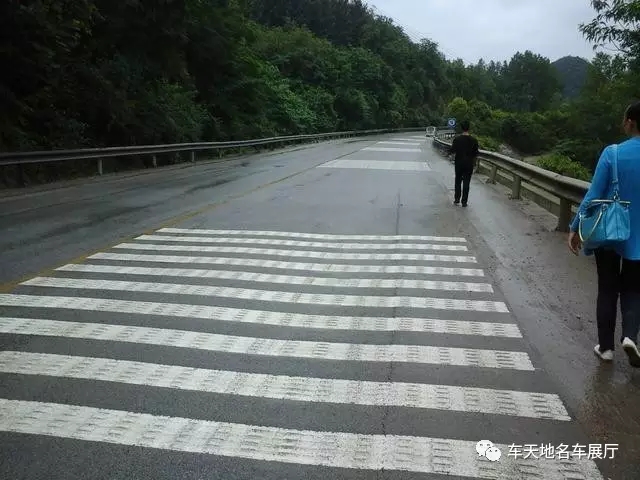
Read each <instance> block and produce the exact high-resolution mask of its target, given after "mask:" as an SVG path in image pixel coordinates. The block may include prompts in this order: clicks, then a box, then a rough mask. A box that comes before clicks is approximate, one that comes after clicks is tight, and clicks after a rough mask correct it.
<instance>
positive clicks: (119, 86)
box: [0, 0, 640, 174]
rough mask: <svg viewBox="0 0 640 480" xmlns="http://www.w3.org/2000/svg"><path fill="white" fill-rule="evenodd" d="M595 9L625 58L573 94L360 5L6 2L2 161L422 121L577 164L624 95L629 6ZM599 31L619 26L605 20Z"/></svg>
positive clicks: (615, 134) (210, 0) (594, 73)
mask: <svg viewBox="0 0 640 480" xmlns="http://www.w3.org/2000/svg"><path fill="white" fill-rule="evenodd" d="M594 3H595V5H596V7H597V9H594V15H596V16H597V18H596V19H594V23H593V24H591V25H587V26H585V27H584V30H583V32H584V34H585V35H586V36H587V37H588V38H589V39H590V40H591V41H593V42H599V41H602V40H607V41H608V40H611V39H614V40H617V44H618V45H620V46H621V48H622V49H623V50H624V51H623V52H621V54H620V55H619V56H605V55H603V54H600V55H598V57H597V58H596V60H595V61H594V62H593V63H592V64H589V65H588V71H587V76H586V80H585V81H584V88H583V89H582V91H581V92H579V94H578V93H576V92H578V90H579V85H580V67H579V66H578V63H577V62H575V61H573V60H571V61H568V60H563V61H558V62H556V63H555V64H551V62H550V61H549V59H546V58H544V57H541V56H540V55H536V54H534V53H533V52H530V51H526V52H519V53H517V54H515V55H514V56H513V57H512V58H511V59H510V60H509V61H504V62H501V63H496V62H491V63H488V64H486V63H485V62H483V61H480V62H479V63H478V64H477V65H471V66H465V65H464V64H463V62H462V61H460V60H453V59H451V60H448V59H446V58H445V57H444V55H443V54H442V53H441V52H440V51H439V50H438V46H437V45H436V44H435V43H434V42H432V41H430V40H428V39H425V40H423V41H422V42H421V43H413V42H412V41H411V40H410V38H409V37H408V36H407V35H406V34H405V33H404V32H403V30H402V29H401V28H400V27H399V26H397V25H395V24H394V23H393V22H392V21H391V20H390V19H388V18H384V17H380V16H377V15H375V14H374V13H373V12H372V10H371V9H370V8H369V7H367V6H366V4H365V3H363V2H362V1H360V0H282V1H279V2H271V1H268V0H182V1H177V0H158V1H156V2H153V5H154V6H153V7H150V6H149V5H148V4H147V5H143V4H142V2H139V1H127V2H112V1H107V0H28V1H24V0H5V1H4V2H0V37H1V39H2V44H3V45H4V46H5V48H2V49H0V62H2V65H3V76H2V78H1V79H0V92H1V95H0V151H23V150H40V149H55V148H80V147H101V146H115V145H141V144H153V143H174V142H188V141H200V140H202V141H222V140H232V139H246V138H251V137H262V136H272V135H285V134H297V133H315V132H328V131H335V130H351V129H367V128H383V127H409V126H416V127H423V126H426V125H430V124H438V125H442V124H444V123H443V122H444V121H445V119H446V117H447V116H449V115H454V116H455V117H456V118H458V119H459V120H460V119H462V118H470V119H471V120H472V121H473V124H474V127H475V128H476V129H477V131H478V133H480V134H481V135H482V136H483V138H484V143H485V144H487V145H489V144H491V145H499V144H500V143H507V144H509V145H511V146H512V147H513V148H515V149H516V150H518V151H520V152H522V153H523V154H526V155H533V154H539V153H542V152H554V153H555V154H557V155H562V156H564V158H567V159H571V160H573V161H575V162H578V163H580V164H582V165H584V166H586V167H588V168H590V167H591V166H592V165H593V163H594V161H595V160H596V159H597V157H598V154H599V152H600V150H601V149H602V147H603V146H604V145H605V144H606V143H608V142H611V141H614V140H617V139H619V127H618V126H619V124H620V116H621V112H622V109H623V107H624V106H625V105H626V104H627V103H628V102H629V101H630V100H631V99H632V98H633V96H634V95H636V96H637V95H638V87H637V85H638V84H637V82H633V81H632V78H633V72H637V67H638V62H637V58H638V55H637V54H638V45H637V43H638V41H637V38H636V37H637V36H634V35H632V34H630V33H629V32H634V31H637V27H636V30H633V25H634V24H633V22H637V21H638V18H637V15H638V13H637V12H639V11H640V9H639V8H638V3H639V2H638V1H634V2H630V3H629V2H627V3H626V4H625V3H623V4H622V6H617V7H616V8H615V9H613V10H612V9H610V8H609V7H607V6H606V2H594ZM603 5H604V6H603ZM625 5H626V6H625ZM624 9H627V10H625V11H623V10H624ZM634 15H635V17H634ZM599 20H602V21H603V22H600V21H599ZM613 23H617V24H618V25H622V26H623V27H624V28H626V29H627V30H625V29H624V28H623V29H620V28H618V29H616V30H607V29H605V28H606V27H604V26H603V25H609V24H613ZM636 25H637V24H636ZM603 35H604V36H603ZM612 36H613V37H617V38H613V37H612ZM63 168H65V167H63V166H61V165H58V166H51V168H49V172H50V173H51V172H56V171H59V170H61V169H63ZM52 174H53V173H52Z"/></svg>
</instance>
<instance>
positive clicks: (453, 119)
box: [447, 118, 456, 128]
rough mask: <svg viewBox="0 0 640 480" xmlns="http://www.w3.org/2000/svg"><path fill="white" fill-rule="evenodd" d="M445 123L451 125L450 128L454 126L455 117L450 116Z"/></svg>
mask: <svg viewBox="0 0 640 480" xmlns="http://www.w3.org/2000/svg"><path fill="white" fill-rule="evenodd" d="M447 125H448V126H449V127H451V128H453V127H455V126H456V119H455V118H450V119H449V120H448V121H447Z"/></svg>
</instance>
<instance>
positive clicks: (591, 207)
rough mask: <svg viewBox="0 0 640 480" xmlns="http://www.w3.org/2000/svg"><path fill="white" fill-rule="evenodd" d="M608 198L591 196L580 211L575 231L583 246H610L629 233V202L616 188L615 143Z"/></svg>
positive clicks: (588, 247) (616, 159)
mask: <svg viewBox="0 0 640 480" xmlns="http://www.w3.org/2000/svg"><path fill="white" fill-rule="evenodd" d="M613 151H614V158H613V162H612V170H613V171H612V177H613V178H612V184H613V198H612V199H597V200H592V201H591V202H589V204H588V205H587V206H586V207H585V208H584V210H583V211H582V212H581V213H580V216H579V218H580V223H579V226H578V234H579V235H580V240H581V241H582V245H583V248H584V249H585V250H595V249H596V248H599V247H608V246H613V245H615V244H617V243H620V242H624V241H626V240H628V239H629V236H630V235H631V225H630V218H629V205H630V203H631V202H626V201H622V200H620V195H619V191H618V146H617V145H613Z"/></svg>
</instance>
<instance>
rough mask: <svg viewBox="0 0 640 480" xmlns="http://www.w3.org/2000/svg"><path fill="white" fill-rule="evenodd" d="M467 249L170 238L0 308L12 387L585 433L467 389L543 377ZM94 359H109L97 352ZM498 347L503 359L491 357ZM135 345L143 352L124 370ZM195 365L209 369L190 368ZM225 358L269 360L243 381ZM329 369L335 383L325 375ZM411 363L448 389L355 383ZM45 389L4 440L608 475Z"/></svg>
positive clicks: (222, 235) (258, 235)
mask: <svg viewBox="0 0 640 480" xmlns="http://www.w3.org/2000/svg"><path fill="white" fill-rule="evenodd" d="M470 248H471V247H470V245H469V243H468V242H467V240H466V239H465V238H462V237H450V236H426V235H424V236H417V235H355V234H353V235H335V234H318V233H303V232H278V231H260V230H258V231H252V230H222V229H220V230H215V229H196V228H163V229H160V230H158V231H156V232H154V233H153V234H150V235H140V236H138V237H137V238H135V239H134V240H132V241H130V242H126V243H121V244H119V245H116V246H115V247H113V248H112V249H110V250H109V251H104V252H99V253H96V254H94V255H91V256H89V257H87V258H86V260H84V261H83V262H81V263H76V264H68V265H63V266H61V267H59V268H57V269H55V271H54V272H53V273H52V274H51V275H49V276H40V277H36V278H32V279H30V280H26V281H24V282H22V283H21V284H20V285H19V287H18V288H17V289H16V290H15V291H14V292H12V293H8V294H0V312H1V314H0V339H2V345H4V346H5V347H4V348H3V350H2V351H1V352H0V375H1V376H3V377H6V376H7V375H13V376H15V377H17V378H19V379H20V382H23V383H26V382H29V381H30V380H32V381H40V380H41V379H65V380H68V381H72V382H73V381H85V382H86V381H89V382H94V383H95V384H106V385H114V386H115V385H128V386H130V387H131V388H136V389H138V391H139V395H141V396H143V395H145V392H148V391H150V389H165V391H167V392H191V393H193V394H196V395H205V394H216V395H221V396H228V397H234V398H250V399H253V401H255V402H266V401H277V402H282V405H283V407H285V409H286V407H287V406H290V405H294V404H303V405H307V410H305V411H307V412H310V413H308V414H309V415H313V411H314V408H317V407H319V406H330V407H331V408H333V409H339V408H345V407H347V406H350V407H352V408H369V407H384V408H390V409H391V408H393V409H404V410H409V411H410V413H411V415H413V416H415V418H416V419H418V418H424V417H432V416H437V415H442V414H445V413H447V414H451V415H464V419H465V420H464V422H468V421H469V418H470V417H469V415H472V416H473V417H471V418H472V419H474V420H473V421H474V422H480V423H483V424H488V425H491V422H492V419H497V418H506V419H511V420H512V421H513V422H515V423H514V425H516V426H517V425H518V423H517V422H520V421H525V419H528V421H533V422H539V425H540V426H541V427H544V425H547V424H553V425H556V426H557V425H559V426H560V427H562V426H563V425H570V424H572V418H571V416H570V415H569V413H568V412H567V409H566V407H565V405H564V404H563V402H562V400H561V399H560V398H559V397H558V396H557V395H556V394H553V393H549V392H542V391H536V390H535V389H534V388H531V389H529V390H523V389H522V388H494V387H495V385H490V386H486V387H482V386H478V385H477V384H469V385H465V384H462V383H464V382H460V381H456V380H455V378H456V372H457V371H458V369H467V371H470V372H471V375H472V376H473V375H478V376H479V377H480V378H482V375H481V372H484V371H489V372H495V373H496V374H499V377H500V378H501V379H502V380H501V382H502V383H503V384H508V383H510V382H509V378H516V377H517V376H522V375H528V374H531V373H535V372H536V370H537V368H536V365H535V364H534V362H533V361H532V359H531V358H530V356H529V354H528V353H527V351H526V349H525V348H524V347H523V348H521V349H515V350H514V348H513V345H514V344H517V345H524V344H523V343H522V341H523V338H522V334H521V332H520V329H519V328H518V326H517V324H516V323H514V321H513V317H512V315H511V313H510V311H509V308H508V306H507V305H506V303H505V302H504V301H502V300H501V299H500V298H499V296H498V295H497V293H496V292H495V291H494V288H493V286H492V285H491V283H489V282H488V281H487V277H486V275H485V272H484V270H483V269H482V266H481V265H480V264H479V262H478V259H477V258H476V257H475V256H474V255H473V252H472V251H470ZM234 329H238V331H234ZM390 334H393V335H403V336H400V337H398V341H396V340H394V337H393V336H391V337H390V336H389V335H390ZM437 335H439V336H440V337H438V338H440V341H433V340H432V339H433V338H435V337H434V336H437ZM37 339H40V340H42V339H44V341H36V340H37ZM407 339H411V341H406V340H407ZM442 339H444V340H445V344H444V345H443V344H442ZM449 340H450V341H449ZM454 340H455V341H454ZM489 341H490V342H492V344H495V345H487V344H486V343H485V342H489ZM501 342H502V343H501ZM514 342H516V343H514ZM439 343H440V344H439ZM450 344H455V345H456V346H450ZM45 345H46V348H44V346H45ZM57 345H59V347H57ZM96 345H103V346H104V348H100V349H99V350H96V351H95V353H94V352H91V354H88V350H90V349H92V348H95V346H96ZM116 345H119V346H120V347H118V348H114V347H115V346H116ZM496 345H503V346H504V347H503V348H487V346H496ZM125 347H126V348H129V349H131V351H132V352H133V354H132V355H130V356H128V357H127V358H124V357H123V356H122V355H121V352H122V351H123V348H125ZM154 348H163V349H170V350H163V351H171V352H174V353H175V354H174V355H172V356H168V357H166V360H165V362H163V363H155V362H152V361H149V357H145V352H149V351H150V349H151V350H152V349H154ZM196 354H197V355H200V358H202V359H205V361H206V365H199V366H195V365H189V364H188V361H186V360H184V359H188V358H189V357H190V356H193V355H196ZM229 356H231V357H229ZM178 358H180V359H182V360H181V361H180V362H177V361H176V362H173V363H172V362H171V361H169V360H172V359H173V360H175V359H178ZM228 358H234V359H252V361H254V362H257V363H249V364H244V366H243V367H242V368H237V369H233V368H232V366H233V365H235V364H234V363H233V362H225V361H224V359H228ZM299 362H305V365H306V366H307V367H305V368H303V369H300V371H299V372H298V374H295V375H294V374H292V372H291V371H290V370H289V371H283V370H281V367H282V366H283V365H288V364H297V363H299ZM320 363H322V364H324V365H331V366H332V369H331V371H332V372H334V373H333V375H331V376H330V375H327V374H326V370H325V371H324V372H325V373H324V374H320V373H319V372H320V371H319V370H314V367H315V366H316V365H318V364H320ZM396 364H397V365H408V366H412V367H417V368H418V369H421V370H417V371H418V372H419V371H425V372H428V371H429V370H430V369H432V370H433V369H442V370H444V371H445V376H446V377H447V378H449V379H450V381H449V382H448V383H434V382H429V381H427V380H428V378H427V377H423V380H422V381H403V380H397V379H395V378H394V377H393V375H391V374H389V378H378V379H373V378H367V377H366V375H361V376H359V377H358V378H353V377H354V375H353V373H351V374H350V375H346V374H343V373H344V372H346V367H347V366H348V365H360V366H362V369H356V370H355V371H356V372H364V370H363V369H364V368H365V366H366V365H379V366H382V367H387V366H390V365H391V366H392V365H396ZM252 365H260V368H259V369H258V368H252ZM352 372H353V370H352ZM447 372H449V373H450V375H447ZM356 376H357V375H356ZM462 378H467V377H464V376H463V377H462ZM525 384H526V383H525ZM513 385H515V386H516V387H518V386H520V387H521V386H522V385H523V383H522V382H520V383H513ZM36 391H38V390H36ZM30 392H31V390H30V389H28V388H25V389H24V391H22V390H20V389H19V388H18V391H16V392H12V396H11V398H0V431H2V432H7V433H13V434H28V435H35V436H39V437H49V438H61V439H74V440H79V441H84V442H98V443H100V444H116V445H127V446H138V447H145V448H150V449H164V450H169V451H172V452H185V453H191V454H203V455H213V456H224V457H229V458H232V459H234V460H236V461H237V462H242V461H246V460H255V461H265V462H279V463H284V464H292V465H307V466H313V467H317V468H323V467H324V468H327V467H333V468H346V469H355V470H364V471H369V472H370V473H371V474H372V475H373V474H375V472H376V471H380V470H383V469H384V470H397V471H403V472H405V473H406V474H408V475H411V474H415V475H419V474H425V473H426V474H440V475H444V476H455V477H467V478H483V479H485V478H486V479H514V478H545V479H552V480H553V479H576V480H577V479H583V478H584V479H598V478H602V476H601V474H600V473H599V472H598V469H597V467H596V465H595V463H594V462H593V461H592V460H591V459H585V458H581V459H576V458H573V457H571V458H564V459H536V458H524V457H523V456H522V455H521V456H519V457H517V456H510V455H509V454H508V452H509V451H510V445H509V443H510V441H511V440H510V439H509V438H506V437H505V438H491V440H492V441H494V442H495V445H496V446H497V447H498V448H500V449H501V451H502V457H501V458H500V460H499V461H495V462H492V461H489V460H488V459H487V458H484V457H480V456H479V455H478V454H477V453H476V443H477V442H478V441H479V440H481V438H467V437H465V435H464V434H463V435H461V437H464V438H446V437H443V436H442V435H440V434H439V432H438V431H431V432H424V435H402V434H398V433H384V434H381V433H379V432H372V433H363V432H354V431H348V429H345V430H344V431H341V430H339V429H336V428H332V429H302V428H293V427H292V426H291V425H287V424H286V422H287V419H286V418H284V419H280V422H279V423H280V424H279V425H278V426H274V425H273V423H272V422H271V421H270V419H269V418H263V419H261V420H262V421H261V422H260V423H259V422H255V421H254V422H251V423H241V422H238V421H237V417H236V418H235V419H231V420H230V421H224V420H223V419H220V418H217V417H212V418H190V417H189V416H186V415H185V416H179V415H166V414H162V412H160V411H145V410H143V411H140V409H139V408H134V406H133V405H129V404H122V405H121V406H120V407H119V408H117V409H113V408H104V406H101V404H100V402H98V401H97V399H96V400H95V403H91V402H89V400H88V399H89V398H91V396H90V395H89V396H87V395H82V396H77V395H76V394H75V393H74V392H73V391H72V392H69V393H68V395H67V396H66V397H65V400H64V401H53V400H52V398H49V397H47V396H46V394H45V393H42V394H41V396H39V397H38V398H34V396H33V395H32V394H31V393H30ZM41 392H42V391H41ZM166 395H171V393H167V394H166ZM80 399H83V400H80ZM83 402H84V403H83ZM92 402H93V400H92ZM87 403H90V404H87ZM212 408H214V409H215V405H214V406H212ZM255 415H259V412H258V413H255ZM255 415H254V416H252V417H251V418H254V419H255ZM452 418H455V417H452ZM461 418H462V417H461ZM234 420H235V421H234ZM321 420H322V419H318V421H321ZM461 422H462V420H461ZM528 425H530V424H528ZM334 426H335V425H334ZM515 429H517V427H514V430H515ZM461 431H462V432H464V431H465V426H464V425H461ZM491 433H492V432H491V431H487V437H491ZM525 433H526V432H525ZM549 440H550V441H551V440H553V439H549ZM328 476H331V477H332V478H335V476H334V475H332V474H331V473H329V474H328ZM407 478H410V477H407Z"/></svg>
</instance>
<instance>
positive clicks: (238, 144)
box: [0, 128, 422, 175]
mask: <svg viewBox="0 0 640 480" xmlns="http://www.w3.org/2000/svg"><path fill="white" fill-rule="evenodd" d="M421 129H422V128H398V129H377V130H354V131H348V132H331V133H319V134H307V135H289V136H282V137H269V138H259V139H253V140H238V141H230V142H199V143H175V144H167V145H142V146H130V147H106V148H86V149H80V150H50V151H36V152H10V153H0V167H1V166H7V165H27V164H34V163H48V162H62V161H69V160H92V159H94V160H97V162H98V174H100V175H102V159H104V158H109V157H131V156H139V155H151V156H152V159H153V166H154V167H155V166H157V163H156V155H157V154H161V153H176V152H190V153H191V161H192V162H194V161H195V153H196V152H198V151H203V150H224V149H231V148H242V147H255V146H262V145H271V144H277V143H294V142H301V141H311V140H327V139H332V138H343V137H352V136H364V135H373V134H380V133H392V132H398V133H400V132H411V131H419V130H421Z"/></svg>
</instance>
